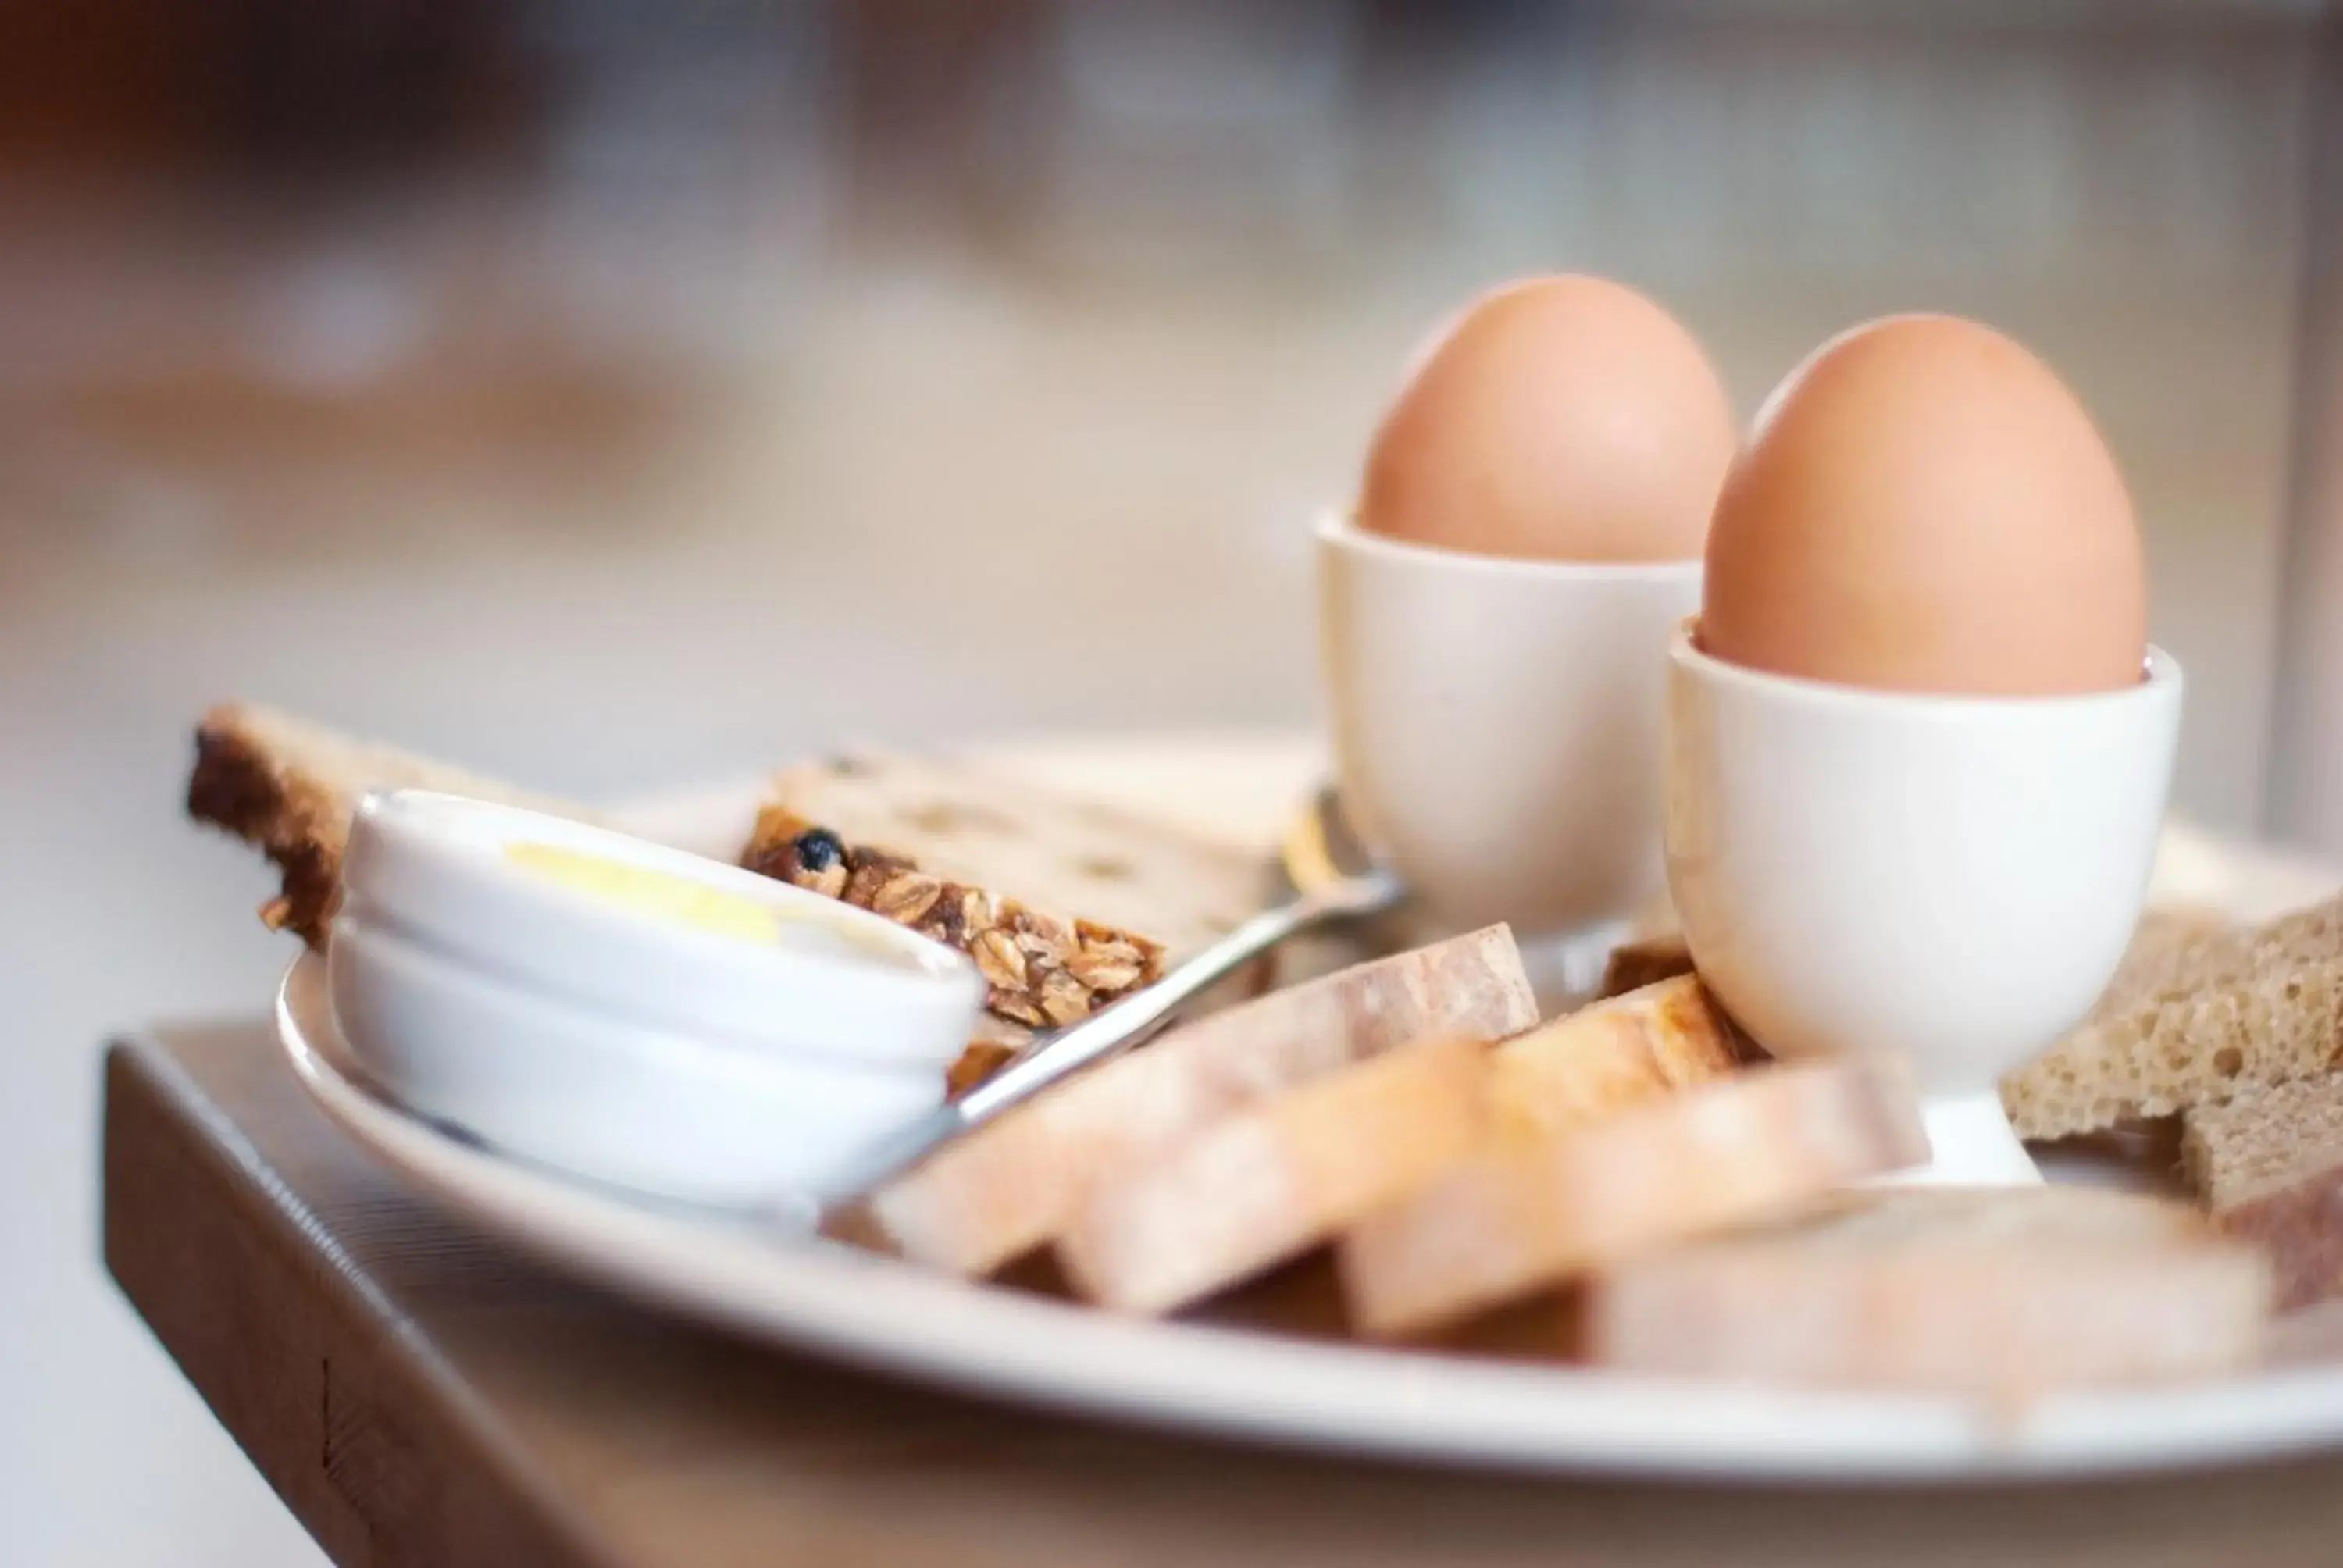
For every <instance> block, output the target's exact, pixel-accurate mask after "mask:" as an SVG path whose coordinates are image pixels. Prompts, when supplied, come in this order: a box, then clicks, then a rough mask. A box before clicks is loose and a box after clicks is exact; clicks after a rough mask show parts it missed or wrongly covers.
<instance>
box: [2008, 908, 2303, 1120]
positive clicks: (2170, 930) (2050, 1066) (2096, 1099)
mask: <svg viewBox="0 0 2343 1568" xmlns="http://www.w3.org/2000/svg"><path fill="white" fill-rule="evenodd" d="M2338 1058H2343V899H2338V900H2328V902H2326V903H2322V904H2317V905H2314V906H2312V907H2311V908H2309V909H2307V910H2298V911H2297V912H2296V913H2293V914H2290V915H2285V916H2282V917H2280V918H2279V919H2278V920H2271V921H2268V922H2267V923H2264V924H2260V925H2253V926H2244V927H2232V926H2229V925H2227V924H2226V923H2225V922H2223V921H2222V920H2220V919H2219V917H2217V916H2216V915H2213V914H2211V913H2209V912H2206V911H2191V910H2158V911H2156V912H2154V913H2152V914H2151V915H2150V916H2149V917H2148V918H2147V919H2146V920H2142V922H2141V926H2140V931H2139V934H2138V935H2137V937H2136V938H2135V939H2134V940H2133V943H2132V947H2131V950H2130V951H2129V952H2127V954H2126V955H2125V959H2124V962H2123V965H2122V967H2121V968H2120V969H2119V970H2117V974H2116V978H2115V980H2113V981H2112V982H2111V983H2110V984H2109V985H2108V987H2107V992H2106V994H2105V995H2104V996H2103V997H2102V998H2101V999H2100V1000H2099V1002H2098V1004H2097V1006H2096V1007H2095V1008H2093V1010H2092V1011H2091V1015H2090V1017H2089V1018H2088V1019H2087V1020H2085V1021H2084V1022H2083V1024H2082V1025H2081V1026H2080V1027H2079V1028H2077V1030H2075V1031H2074V1032H2073V1033H2071V1034H2069V1035H2068V1036H2067V1037H2066V1039H2065V1040H2061V1041H2059V1043H2058V1044H2057V1045H2056V1046H2055V1047H2054V1048H2052V1050H2050V1051H2049V1053H2048V1054H2046V1056H2044V1057H2042V1058H2041V1059H2040V1060H2037V1061H2035V1062H2033V1063H2031V1064H2029V1065H2028V1066H2026V1067H2025V1068H2022V1069H2020V1070H2018V1071H2016V1072H2015V1073H2012V1074H2011V1075H2010V1076H2009V1077H2008V1078H2007V1079H2006V1080H2004V1081H2003V1083H2002V1100H2003V1102H2004V1103H2005V1104H2006V1106H2007V1107H2008V1109H2009V1113H2010V1120H2011V1121H2012V1122H2013V1123H2014V1124H2015V1125H2016V1128H2017V1131H2018V1133H2019V1134H2020V1136H2022V1137H2026V1138H2029V1139H2051V1138H2064V1137H2069V1136H2072V1135H2074V1134H2077V1133H2083V1132H2093V1131H2098V1130H2100V1129H2102V1128H2107V1127H2113V1126H2117V1125H2118V1124H2120V1123H2123V1122H2127V1121H2140V1120H2144V1119H2147V1118H2150V1117H2158V1116H2169V1115H2172V1114H2173V1113H2175V1112H2177V1111H2184V1110H2187V1108H2189V1107H2190V1106H2195V1105H2209V1104H2218V1103H2220V1102H2221V1101H2226V1100H2228V1099H2230V1098H2232V1097H2234V1096H2235V1095H2236V1094H2237V1093H2238V1092H2239V1091H2244V1090H2249V1089H2252V1088H2255V1087H2258V1086H2267V1085H2269V1084H2274V1083H2284V1082H2287V1081H2291V1080H2294V1079H2299V1078H2315V1077H2318V1076H2319V1075H2320V1074H2323V1073H2325V1072H2327V1071H2328V1070H2330V1069H2333V1068H2335V1067H2336V1066H2338Z"/></svg>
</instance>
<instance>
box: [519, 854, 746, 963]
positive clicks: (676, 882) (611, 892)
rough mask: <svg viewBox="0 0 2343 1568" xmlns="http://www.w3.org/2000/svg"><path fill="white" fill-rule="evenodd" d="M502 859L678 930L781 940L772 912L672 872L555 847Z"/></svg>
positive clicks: (735, 894) (738, 896) (744, 939)
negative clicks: (674, 925)
mask: <svg viewBox="0 0 2343 1568" xmlns="http://www.w3.org/2000/svg"><path fill="white" fill-rule="evenodd" d="M505 858H506V859H508V860H510V861H512V862H513V863H514V864H515V865H518V866H522V867H525V868H527V869H529V870H531V871H534V872H536V873H538V875H540V876H544V877H549V878H551V879H553V880H555V881H558V882H560V883H563V884H564V885H566V886H568V887H571V888H575V889H577V890H578V891H580V892H583V893H588V894H591V895H593V896H594V897H596V898H598V899H601V900H605V901H607V902H609V903H614V904H624V905H626V906H627V907H628V908H630V909H633V910H637V911H639V913H642V914H646V915H649V916H652V917H654V918H656V919H659V920H668V921H670V922H672V923H674V924H676V925H681V926H689V927H691V928H693V929H695V930H703V931H713V932H716V933H717V934H719V935H720V936H728V937H738V938H739V939H740V940H742V941H749V942H776V941H779V940H780V936H781V917H780V916H779V913H778V912H776V911H775V910H772V909H770V908H769V907H768V906H766V905H764V904H760V903H759V902H758V901H757V900H754V899H748V898H743V897H741V896H740V895H739V894H738V893H728V892H726V891H724V890H721V889H719V888H711V887H709V886H708V885H707V884H706V883H705V882H697V881H694V880H692V879H690V878H689V877H679V876H677V875H676V874H675V873H673V872H671V871H659V870H653V869H651V868H650V867H649V866H636V865H629V864H628V863H627V862H626V861H624V860H613V859H605V858H604V857H602V856H599V855H588V854H585V853H583V852H581V851H579V850H577V849H564V848H563V847H561V846H560V845H558V844H535V843H513V844H508V845H506V846H505Z"/></svg>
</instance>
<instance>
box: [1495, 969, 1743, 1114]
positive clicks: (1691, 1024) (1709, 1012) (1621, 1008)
mask: <svg viewBox="0 0 2343 1568" xmlns="http://www.w3.org/2000/svg"><path fill="white" fill-rule="evenodd" d="M1744 1051H1745V1047H1744V1045H1743V1043H1742V1041H1741V1040H1740V1038H1739V1036H1738V1035H1737V1034H1736V1033H1735V1030H1734V1029H1733V1026H1732V1025H1731V1024H1730V1023H1729V1022H1727V1021H1726V1020H1725V1015H1724V1014H1723V1013H1722V1012H1720V1011H1719V1010H1717V1008H1716V1005H1715V1001H1714V1000H1713V999H1711V998H1710V996H1709V994H1708V992H1707V991H1706V990H1704V989H1703V988H1702V986H1701V983H1700V981H1699V980H1695V979H1694V978H1693V977H1692V976H1691V975H1679V976H1676V977H1674V979H1670V980H1661V981H1660V982H1658V983H1657V984H1655V985H1651V986H1646V987H1644V989H1642V990H1635V991H1631V992H1629V993H1628V994H1626V995H1624V996H1620V997H1614V998H1611V999H1609V1000H1604V1001H1598V1002H1594V1003H1593V1004H1591V1005H1589V1006H1586V1007H1583V1008H1581V1009H1579V1010H1577V1011H1576V1012H1574V1013H1570V1014H1567V1015H1565V1016H1564V1017H1562V1018H1559V1019H1556V1020H1554V1021H1553V1022H1551V1023H1548V1024H1545V1025H1544V1026H1543V1027H1541V1028H1538V1029H1534V1030H1531V1031H1530V1032H1529V1033H1527V1034H1524V1035H1522V1036H1521V1037H1519V1038H1518V1039H1515V1040H1507V1041H1506V1042H1505V1043H1504V1044H1503V1045H1502V1046H1500V1047H1498V1048H1497V1050H1496V1051H1495V1052H1494V1053H1493V1055H1492V1056H1491V1058H1490V1063H1489V1067H1490V1086H1489V1091H1490V1098H1491V1101H1492V1104H1493V1123H1494V1126H1495V1129H1496V1130H1497V1131H1498V1132H1499V1133H1500V1134H1501V1135H1504V1136H1521V1137H1535V1138H1543V1137H1552V1136H1553V1135H1554V1134H1555V1133H1558V1132H1561V1131H1564V1130H1566V1129H1568V1128H1572V1127H1576V1126H1579V1125H1582V1124H1584V1123H1585V1122H1589V1121H1600V1120H1601V1119H1603V1118H1604V1117H1606V1116H1612V1115H1615V1114H1617V1113H1618V1112H1620V1111H1626V1110H1630V1109H1632V1108H1634V1107H1635V1106H1638V1105H1643V1104H1645V1103H1648V1102H1649V1101H1654V1100H1657V1099H1660V1098H1661V1097H1663V1096H1664V1095H1669V1094H1674V1093H1678V1092H1681V1091H1684V1090H1687V1089H1691V1088H1694V1087H1695V1086H1697V1085H1699V1084H1703V1083H1708V1082H1712V1081H1715V1080H1717V1079H1720V1078H1723V1077H1725V1076H1726V1075H1727V1074H1729V1073H1732V1072H1734V1071H1735V1070H1738V1069H1739V1068H1740V1067H1741V1065H1742V1063H1743V1060H1745V1055H1744Z"/></svg>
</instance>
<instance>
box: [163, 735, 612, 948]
mask: <svg viewBox="0 0 2343 1568" xmlns="http://www.w3.org/2000/svg"><path fill="white" fill-rule="evenodd" d="M369 789H437V790H439V791H441V792H442V793H445V794H449V795H462V796H466V797H468V798H470V799H478V800H492V801H496V802H498V803H500V804H503V805H508V806H523V807H528V808H529V809H534V810H538V811H548V812H551V813H553V814H554V815H556V816H561V817H569V818H574V819H578V820H579V821H587V822H590V821H594V820H597V817H596V814H595V813H594V812H593V811H592V810H590V809H588V808H587V807H584V806H579V805H577V804H575V803H573V802H570V801H567V800H556V799H550V798H548V797H545V796H540V795H534V794H530V793H528V791H525V790H521V789H515V788H514V787H513V786H511V785H508V784H500V783H498V782H497V781H496V780H494V779H484V778H481V777H480V776H479V775H478V774H474V773H468V772H466V771H465V770H464V769H460V768H455V767H451V766H450V765H448V764H447V763H444V762H434V761H431V760H429V759H426V758H422V757H417V756H414V755H412V754H410V753H408V752H405V751H400V750H397V749H394V748H391V747H387V746H375V745H369V744H367V743H366V742H364V741H360V740H355V739H351V738H350V737H348V736H347V735H340V734H337V733H335V732H334V731H333V730H330V729H324V728H322V727H320V726H318V725H315V724H310V723H307V722H305V721H304V720H301V719H294V718H291V717H289V716H287V715H286V714H283V713H279V712H277V711H276V710H275V709H268V708H260V707H254V706H250V705H247V704H245V703H236V702H230V703H222V704H221V705H219V706H218V707H216V708H214V709H212V710H211V711H210V712H208V713H206V714H205V715H204V717H203V720H202V722H201V723H199V724H198V725H197V726H196V762H195V768H194V769H193V771H192V772H190V773H189V775H188V777H187V814H188V815H189V816H191V817H194V818H195V819H196V820H198V821H202V822H208V823H211V824H212V825H213V826H215V827H217V828H221V829H226V831H228V832H230V833H233V834H234V835H236V837H237V838H239V839H243V840H245V842H246V843H248V844H251V845H254V846H255V847H256V848H257V849H260V851H261V852H262V853H263V854H265V855H266V856H267V857H268V859H269V860H270V861H271V862H273V863H274V864H275V865H276V867H277V870H278V871H279V872H280V873H281V875H282V877H283V886H282V888H281V889H280V890H279V891H278V893H277V897H275V898H274V899H271V900H269V901H268V902H267V903H266V904H264V905H262V906H261V910H260V918H261V919H262V920H265V921H266V922H267V924H268V926H269V928H270V929H271V930H286V931H291V932H293V933H294V934H295V935H297V936H298V937H299V938H300V939H301V940H303V941H305V942H307V943H308V944H309V945H310V946H311V947H312V948H316V949H317V950H321V951H322V950H324V948H325V945H326V930H327V926H328V925H329V924H330V923H331V922H332V920H333V917H334V909H335V906H336V905H337V904H338V903H339V902H340V901H341V886H342V850H343V848H344V846H345V845H346V844H347V842H348V839H349V829H350V817H351V815H352V813H354V812H355V811H356V810H357V803H358V801H359V799H361V798H362V797H364V796H365V794H366V793H367V791H368V790H369Z"/></svg>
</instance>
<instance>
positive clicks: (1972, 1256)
mask: <svg viewBox="0 0 2343 1568" xmlns="http://www.w3.org/2000/svg"><path fill="white" fill-rule="evenodd" d="M2268 1300H2269V1280H2268V1271H2267V1269H2266V1268H2265V1266H2264V1265H2263V1262H2262V1261H2261V1259H2259V1258H2258V1256H2256V1255H2255V1253H2254V1251H2253V1250H2252V1249H2251V1248H2248V1247H2245V1246H2242V1245H2237V1244H2234V1243H2229V1242H2225V1241H2221V1240H2220V1239H2219V1238H2218V1237H2217V1236H2215V1235H2214V1234H2213V1232H2212V1231H2211V1229H2210V1227H2208V1226H2207V1224H2206V1223H2205V1221H2204V1220H2203V1219H2202V1218H2201V1217H2200V1216H2198V1215H2197V1214H2196V1213H2195V1212H2194V1211H2190V1210H2189V1209H2187V1207H2186V1206H2184V1205H2180V1204H2176V1203H2169V1202H2164V1201H2157V1200H2155V1199H2150V1198H2143V1197H2139V1196H2137V1195H2133V1194H2129V1193H2123V1192H2116V1191H2106V1190H2103V1189H2091V1188H2081V1187H2036V1188H2016V1189H1999V1190H1991V1191H1962V1190H1957V1189H1941V1188H1940V1189H1929V1188H1906V1189H1901V1190H1896V1191H1886V1192H1879V1193H1869V1194H1864V1195H1861V1196H1860V1197H1854V1198H1850V1199H1848V1200H1846V1201H1841V1202H1838V1203H1835V1204H1833V1205H1832V1206H1831V1207H1830V1208H1829V1210H1828V1211H1825V1212H1824V1213H1822V1214H1819V1215H1816V1216H1815V1217H1813V1218H1809V1219H1805V1220H1801V1221H1795V1222H1793V1223H1788V1224H1784V1225H1780V1226H1775V1227H1769V1228H1766V1229H1765V1230H1761V1231H1754V1232H1748V1233H1743V1234H1736V1235H1730V1236H1723V1237H1718V1238H1715V1239H1713V1240H1709V1241H1695V1242H1693V1243H1691V1244H1690V1245H1687V1246H1684V1247H1681V1248H1677V1249H1675V1250H1673V1251H1664V1252H1660V1253H1657V1254H1654V1255H1652V1256H1649V1257H1645V1258H1642V1259H1638V1260H1635V1261H1630V1262H1626V1263H1624V1264H1622V1265H1620V1266H1618V1267H1616V1268H1614V1269H1610V1270H1607V1271H1604V1272H1603V1273H1601V1274H1599V1275H1598V1276H1597V1277H1596V1278H1595V1279H1594V1281H1593V1282H1592V1283H1591V1285H1590V1286H1589V1288H1588V1290H1587V1292H1586V1293H1585V1299H1584V1302H1583V1303H1582V1304H1581V1312H1582V1314H1583V1315H1582V1320H1581V1321H1582V1324H1583V1330H1584V1336H1585V1340H1584V1350H1585V1353H1586V1356H1587V1358H1588V1359H1589V1360H1592V1361H1594V1362H1597V1363H1599V1364H1601V1365H1604V1366H1607V1367H1614V1368H1617V1369H1620V1370H1623V1371H1629V1372H1644V1373H1650V1374H1653V1375H1657V1376H1665V1377H1692V1378H1728V1379H1741V1380H1751V1381H1764V1382H1797V1383H1814V1384H1824V1385H1835V1386H1842V1387H1854V1388H1867V1389H1897V1390H1925V1391H1929V1392H1949V1393H1956V1394H1974V1395H1976V1396H1979V1397H1983V1398H1986V1399H1990V1400H1996V1401H2001V1400H2019V1399H2025V1398H2028V1397H2031V1396H2033V1395H2036V1394H2038V1393H2041V1392H2046V1391H2049V1390H2053V1389H2058V1388H2066V1387H2075V1386H2083V1385H2104V1384H2122V1383H2137V1382H2157V1381H2163V1380H2168V1379H2175V1378H2186V1377H2197V1376H2205V1375H2208V1374H2211V1373H2216V1372H2227V1371H2230V1370H2232V1369H2235V1368H2237V1367H2241V1366H2244V1365H2247V1364H2248V1363H2249V1362H2252V1361H2253V1360H2254V1358H2255V1356H2256V1354H2257V1352H2258V1349H2259V1346H2260V1344H2261V1341H2262V1336H2263V1327H2264V1323H2265V1322H2266V1319H2267V1317H2268Z"/></svg>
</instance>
